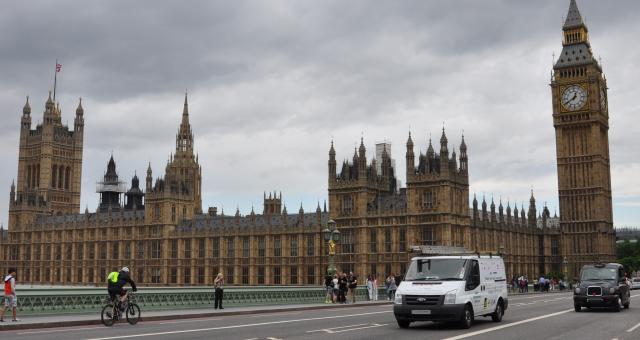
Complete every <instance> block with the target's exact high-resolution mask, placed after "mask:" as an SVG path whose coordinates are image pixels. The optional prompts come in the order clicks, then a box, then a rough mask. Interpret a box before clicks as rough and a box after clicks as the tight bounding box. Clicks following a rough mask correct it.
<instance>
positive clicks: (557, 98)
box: [550, 0, 615, 277]
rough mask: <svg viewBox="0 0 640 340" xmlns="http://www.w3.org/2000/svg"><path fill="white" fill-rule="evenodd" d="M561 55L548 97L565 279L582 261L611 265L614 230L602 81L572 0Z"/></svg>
mask: <svg viewBox="0 0 640 340" xmlns="http://www.w3.org/2000/svg"><path fill="white" fill-rule="evenodd" d="M562 31H563V42H562V53H560V55H559V56H558V59H557V60H556V61H555V64H554V66H553V77H552V80H551V84H550V85H551V96H552V103H553V126H554V128H555V131H556V157H557V165H558V166H557V169H558V194H559V203H560V228H561V231H562V243H561V244H562V250H561V252H562V256H563V258H566V259H567V260H568V268H567V270H568V271H569V276H570V277H573V276H575V275H577V273H578V272H579V270H580V268H581V267H582V265H583V264H585V263H594V262H600V261H612V260H613V259H614V256H615V232H614V230H613V216H612V204H611V171H610V165H609V159H610V158H609V133H608V131H609V112H608V108H607V83H606V79H604V77H603V75H602V67H601V65H599V64H598V61H597V60H596V59H595V58H594V56H593V53H592V51H591V43H590V42H589V36H588V29H587V26H586V25H585V23H584V21H583V19H582V15H581V14H580V11H579V10H578V5H577V3H576V1H575V0H571V2H570V4H569V12H568V13H567V18H566V20H565V23H564V25H563V26H562Z"/></svg>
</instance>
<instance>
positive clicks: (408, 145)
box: [407, 131, 413, 148]
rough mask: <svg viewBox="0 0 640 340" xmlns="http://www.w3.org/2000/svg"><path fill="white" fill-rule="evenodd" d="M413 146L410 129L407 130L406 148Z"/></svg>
mask: <svg viewBox="0 0 640 340" xmlns="http://www.w3.org/2000/svg"><path fill="white" fill-rule="evenodd" d="M409 147H411V148H413V139H411V131H409V138H407V148H409Z"/></svg>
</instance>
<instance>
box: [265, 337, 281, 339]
mask: <svg viewBox="0 0 640 340" xmlns="http://www.w3.org/2000/svg"><path fill="white" fill-rule="evenodd" d="M267 340H282V339H280V338H274V337H269V338H267Z"/></svg>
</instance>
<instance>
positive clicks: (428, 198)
mask: <svg viewBox="0 0 640 340" xmlns="http://www.w3.org/2000/svg"><path fill="white" fill-rule="evenodd" d="M435 205H436V194H435V192H433V191H431V190H427V191H425V192H423V193H422V207H423V208H426V209H433V207H434V206H435Z"/></svg>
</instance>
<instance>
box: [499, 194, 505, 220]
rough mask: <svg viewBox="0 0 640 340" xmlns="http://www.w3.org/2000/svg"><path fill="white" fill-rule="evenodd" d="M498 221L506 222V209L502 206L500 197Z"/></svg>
mask: <svg viewBox="0 0 640 340" xmlns="http://www.w3.org/2000/svg"><path fill="white" fill-rule="evenodd" d="M498 223H504V211H503V208H502V199H500V204H499V205H498Z"/></svg>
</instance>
